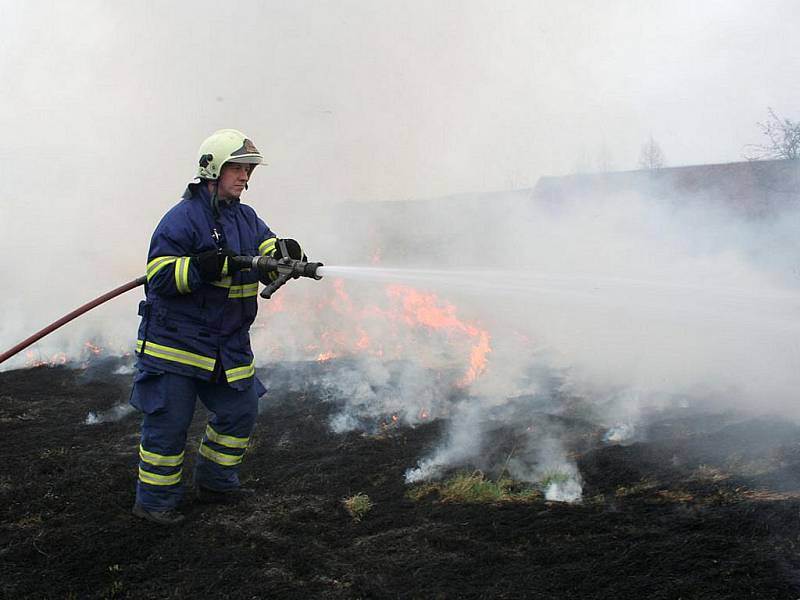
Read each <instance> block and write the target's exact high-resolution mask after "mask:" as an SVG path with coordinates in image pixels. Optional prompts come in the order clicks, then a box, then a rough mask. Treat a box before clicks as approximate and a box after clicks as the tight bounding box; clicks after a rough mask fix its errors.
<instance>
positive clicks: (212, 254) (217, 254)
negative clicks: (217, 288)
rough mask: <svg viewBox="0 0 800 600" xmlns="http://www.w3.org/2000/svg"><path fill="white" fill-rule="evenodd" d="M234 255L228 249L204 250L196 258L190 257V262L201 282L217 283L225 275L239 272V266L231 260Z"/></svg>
mask: <svg viewBox="0 0 800 600" xmlns="http://www.w3.org/2000/svg"><path fill="white" fill-rule="evenodd" d="M234 256H236V253H235V252H233V251H231V250H230V249H228V248H225V249H224V250H206V251H205V252H201V253H200V254H198V255H197V256H193V257H192V261H193V262H194V264H195V265H196V266H197V270H198V271H199V273H200V279H202V280H203V281H219V280H220V279H222V277H224V276H225V275H233V274H234V273H236V272H237V271H239V266H238V265H236V264H235V263H234V262H233V261H232V260H230V259H231V258H232V257H234Z"/></svg>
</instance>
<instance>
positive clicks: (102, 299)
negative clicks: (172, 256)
mask: <svg viewBox="0 0 800 600" xmlns="http://www.w3.org/2000/svg"><path fill="white" fill-rule="evenodd" d="M146 281H147V276H145V275H142V276H141V277H139V278H138V279H134V280H133V281H129V282H128V283H126V284H125V285H121V286H119V287H118V288H114V289H113V290H111V291H110V292H106V293H105V294H103V295H102V296H100V297H98V298H95V299H94V300H92V301H91V302H87V303H86V304H84V305H83V306H79V307H78V308H76V309H75V310H73V311H72V312H71V313H69V314H67V315H64V316H63V317H61V318H60V319H59V320H58V321H55V322H53V323H50V325H48V326H47V327H45V328H44V329H42V330H41V331H37V332H36V333H34V334H33V335H32V336H31V337H29V338H28V339H25V340H23V341H21V342H20V343H19V344H17V345H16V346H14V347H13V348H11V349H10V350H6V351H5V352H3V353H2V354H0V363H2V362H4V361H6V360H8V359H9V358H11V357H12V356H14V355H15V354H16V353H17V352H20V351H22V350H24V349H25V348H27V347H28V346H30V345H31V344H33V343H34V342H38V341H39V340H40V339H42V338H43V337H44V336H46V335H47V334H48V333H52V332H53V331H55V330H56V329H58V328H59V327H61V326H62V325H64V324H65V323H69V322H70V321H72V319H74V318H76V317H80V316H81V315H82V314H83V313H85V312H88V311H90V310H92V309H93V308H94V307H95V306H100V305H101V304H103V302H107V301H109V300H111V299H112V298H116V297H117V296H119V295H120V294H124V293H125V292H127V291H128V290H132V289H134V288H137V287H139V286H140V285H144V283H145V282H146Z"/></svg>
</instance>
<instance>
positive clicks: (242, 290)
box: [228, 283, 258, 298]
mask: <svg viewBox="0 0 800 600" xmlns="http://www.w3.org/2000/svg"><path fill="white" fill-rule="evenodd" d="M257 295H258V283H245V284H242V285H232V286H231V291H230V292H228V298H252V297H253V296H257Z"/></svg>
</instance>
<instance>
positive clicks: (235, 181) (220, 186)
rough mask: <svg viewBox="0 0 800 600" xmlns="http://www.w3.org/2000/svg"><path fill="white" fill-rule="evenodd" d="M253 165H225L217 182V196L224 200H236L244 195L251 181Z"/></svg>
mask: <svg viewBox="0 0 800 600" xmlns="http://www.w3.org/2000/svg"><path fill="white" fill-rule="evenodd" d="M252 171H253V165H248V164H243V163H225V164H224V165H223V166H222V172H221V173H220V174H219V179H218V180H217V195H218V196H219V197H220V198H222V199H224V200H235V199H237V198H238V197H239V196H241V195H242V192H243V191H244V187H245V186H246V185H247V182H248V181H249V180H250V173H251V172H252Z"/></svg>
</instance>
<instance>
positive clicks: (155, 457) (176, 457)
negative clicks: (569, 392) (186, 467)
mask: <svg viewBox="0 0 800 600" xmlns="http://www.w3.org/2000/svg"><path fill="white" fill-rule="evenodd" d="M183 454H184V453H183V452H181V453H180V454H173V455H169V456H168V455H164V454H156V453H155V452H149V451H148V450H145V449H144V448H142V445H141V444H139V458H141V459H142V460H143V461H144V462H146V463H147V464H149V465H153V466H156V467H177V466H180V465H181V464H183Z"/></svg>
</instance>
